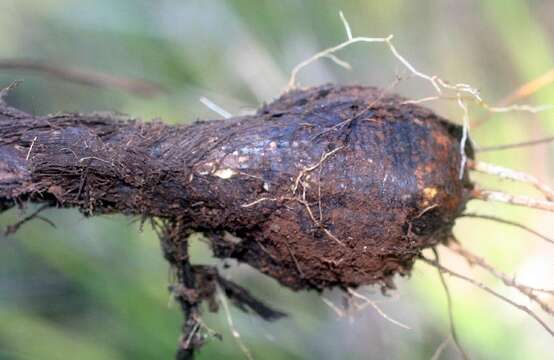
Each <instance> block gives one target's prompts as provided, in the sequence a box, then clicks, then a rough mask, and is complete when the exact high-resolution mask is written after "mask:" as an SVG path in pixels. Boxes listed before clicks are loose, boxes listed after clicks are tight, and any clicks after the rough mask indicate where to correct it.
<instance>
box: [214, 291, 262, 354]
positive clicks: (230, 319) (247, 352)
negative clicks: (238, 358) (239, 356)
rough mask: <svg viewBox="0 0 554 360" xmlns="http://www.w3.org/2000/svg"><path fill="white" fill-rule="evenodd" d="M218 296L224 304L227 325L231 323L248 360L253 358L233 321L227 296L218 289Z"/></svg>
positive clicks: (230, 326) (235, 336) (232, 330)
mask: <svg viewBox="0 0 554 360" xmlns="http://www.w3.org/2000/svg"><path fill="white" fill-rule="evenodd" d="M218 296H219V300H220V301H221V304H222V305H223V311H224V312H225V317H226V319H227V325H229V330H231V334H232V335H233V337H234V338H235V340H236V342H237V344H238V345H239V347H240V349H241V351H242V353H243V354H244V356H245V357H246V358H247V359H248V360H253V359H254V357H253V356H252V353H251V352H250V350H248V348H247V347H246V345H244V343H243V342H242V339H241V338H240V333H239V332H238V330H237V328H236V327H235V324H234V323H233V318H232V317H231V311H230V310H229V305H228V304H227V299H225V296H224V295H223V293H222V291H221V290H218Z"/></svg>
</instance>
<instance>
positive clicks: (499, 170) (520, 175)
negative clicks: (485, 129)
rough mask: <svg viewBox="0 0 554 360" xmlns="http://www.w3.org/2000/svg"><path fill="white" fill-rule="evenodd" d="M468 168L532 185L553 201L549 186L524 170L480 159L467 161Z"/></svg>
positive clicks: (553, 194)
mask: <svg viewBox="0 0 554 360" xmlns="http://www.w3.org/2000/svg"><path fill="white" fill-rule="evenodd" d="M468 168H469V169H471V170H475V171H477V172H480V173H484V174H489V175H494V176H498V177H499V178H501V179H507V180H512V181H518V182H522V183H526V184H530V185H533V186H534V187H535V188H537V190H539V191H540V192H542V193H543V194H544V196H545V197H546V198H547V199H548V200H550V201H554V190H553V189H552V188H551V187H550V186H548V185H546V184H545V183H543V182H541V181H539V180H538V179H537V178H536V177H534V176H532V175H529V174H526V173H524V172H520V171H516V170H512V169H508V168H504V167H501V166H498V165H493V164H488V163H485V162H482V161H474V160H471V161H469V162H468Z"/></svg>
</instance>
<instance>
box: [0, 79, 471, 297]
mask: <svg viewBox="0 0 554 360" xmlns="http://www.w3.org/2000/svg"><path fill="white" fill-rule="evenodd" d="M460 133H461V130H460V128H459V127H457V126H455V125H452V124H450V123H448V122H447V121H445V120H444V119H442V118H440V117H438V116H437V115H435V114H434V113H433V112H431V111H430V110H427V109H425V108H423V107H420V106H417V105H412V104H404V103H403V99H402V98H400V97H397V96H394V95H386V94H383V92H382V91H381V90H379V89H375V88H367V87H360V86H348V87H339V86H331V85H327V86H322V87H317V88H311V89H307V90H298V91H292V92H289V93H287V94H285V95H283V96H282V97H281V98H280V99H278V100H276V101H274V102H272V103H270V104H269V105H266V106H263V107H262V108H261V109H260V110H259V111H258V112H257V113H256V114H255V115H252V116H246V117H237V118H233V119H227V120H214V121H209V122H204V121H199V122H196V123H193V124H191V125H186V126H185V125H183V126H169V125H166V124H163V123H161V122H156V121H154V122H140V121H135V120H127V119H123V118H118V117H117V116H114V115H111V114H102V113H93V114H56V115H51V116H32V115H29V114H26V113H23V112H21V111H18V110H15V109H12V108H9V107H7V106H6V105H4V104H2V105H0V154H1V156H0V209H1V208H8V207H10V206H12V205H14V204H15V203H19V202H23V201H26V200H31V201H34V202H48V203H50V204H52V205H58V206H66V207H78V208H79V209H81V211H82V212H83V213H85V214H87V215H93V214H101V213H113V212H119V213H123V214H128V215H135V216H141V217H145V218H151V217H156V218H162V219H165V220H170V221H171V220H172V219H179V224H180V226H181V227H182V228H184V229H187V231H201V232H204V233H206V234H207V235H208V237H209V238H210V239H211V240H212V247H213V249H214V253H215V255H216V256H218V257H222V258H227V257H231V258H236V259H237V260H239V261H241V262H246V263H248V264H250V265H252V266H253V267H255V268H257V269H259V270H260V271H262V272H264V273H266V274H268V275H269V276H271V277H273V278H275V279H277V280H278V281H280V282H281V283H282V284H283V285H286V286H288V287H290V288H293V289H322V288H325V287H331V286H341V287H347V286H358V285H362V284H372V283H379V284H382V285H390V280H391V277H392V276H393V275H394V274H405V273H408V272H409V271H410V268H411V266H412V264H413V261H414V259H415V258H416V257H417V255H418V253H419V252H420V251H421V250H422V249H423V248H426V247H431V246H434V245H436V244H437V243H438V242H440V241H444V240H445V239H446V235H447V234H448V233H449V232H450V230H451V227H452V225H453V222H454V220H455V218H456V217H457V216H458V215H459V214H460V213H461V212H462V210H463V207H464V205H465V202H466V198H467V196H466V193H467V190H469V189H470V188H471V183H470V182H469V180H468V178H467V175H464V178H463V180H460V179H459V164H460V161H461V156H460V144H459V138H460ZM467 152H468V155H469V156H471V155H472V154H471V149H470V148H469V147H468V149H467ZM181 241H186V240H185V239H181Z"/></svg>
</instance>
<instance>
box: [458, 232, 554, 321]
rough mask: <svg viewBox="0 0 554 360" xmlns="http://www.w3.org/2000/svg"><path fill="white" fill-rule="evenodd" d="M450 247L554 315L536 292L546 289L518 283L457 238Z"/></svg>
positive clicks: (553, 311) (469, 261)
mask: <svg viewBox="0 0 554 360" xmlns="http://www.w3.org/2000/svg"><path fill="white" fill-rule="evenodd" d="M448 248H449V249H450V250H452V251H454V252H455V253H457V254H459V255H460V256H462V257H463V258H465V259H466V260H467V262H468V263H469V264H470V265H477V266H479V267H480V268H482V269H484V270H485V271H487V272H488V273H489V274H491V275H492V276H494V277H495V278H497V279H499V280H501V281H502V282H503V283H504V285H506V286H508V287H511V288H514V289H516V290H518V291H519V292H520V293H522V294H523V295H525V296H527V297H528V298H529V299H530V300H532V301H534V302H535V303H537V304H538V305H539V306H540V307H541V308H542V309H543V310H544V311H545V312H546V313H548V314H550V315H553V316H554V309H553V308H552V307H551V306H550V305H548V304H547V303H546V302H544V301H542V300H541V299H540V298H539V297H538V296H537V295H536V294H535V292H539V291H540V292H543V291H544V289H535V288H533V287H530V286H527V285H522V284H519V283H517V282H516V280H515V278H514V277H511V276H509V275H507V274H505V273H503V272H502V271H500V270H497V269H496V268H495V267H494V266H492V265H490V264H489V263H487V262H486V260H485V259H483V258H482V257H480V256H477V255H475V254H473V253H472V252H470V251H469V250H467V249H465V248H464V247H462V245H460V243H459V242H458V241H457V240H456V241H451V242H449V243H448ZM552 294H554V290H553V291H552Z"/></svg>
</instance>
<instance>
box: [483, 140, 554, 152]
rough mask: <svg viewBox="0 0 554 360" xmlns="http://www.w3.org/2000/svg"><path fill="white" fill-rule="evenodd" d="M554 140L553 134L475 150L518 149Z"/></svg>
mask: <svg viewBox="0 0 554 360" xmlns="http://www.w3.org/2000/svg"><path fill="white" fill-rule="evenodd" d="M552 142H554V136H549V137H545V138H541V139H536V140H529V141H522V142H517V143H512V144H504V145H496V146H487V147H481V148H478V149H475V151H476V152H490V151H499V150H509V149H518V148H522V147H527V146H535V145H541V144H550V143H552Z"/></svg>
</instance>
